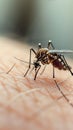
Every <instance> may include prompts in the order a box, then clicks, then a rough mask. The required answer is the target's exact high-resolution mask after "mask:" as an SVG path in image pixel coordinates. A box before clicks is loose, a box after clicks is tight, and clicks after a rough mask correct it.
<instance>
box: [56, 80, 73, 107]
mask: <svg viewBox="0 0 73 130" xmlns="http://www.w3.org/2000/svg"><path fill="white" fill-rule="evenodd" d="M54 82H55V84H56V86H57V88H58V90H59V91H60V93H61V94H62V96H63V97H64V98H65V100H66V101H67V102H68V103H69V104H70V106H71V107H73V104H72V103H71V102H70V100H69V99H68V98H67V97H66V96H65V94H64V93H63V92H62V90H61V89H60V87H59V85H58V84H57V81H56V80H55V79H54Z"/></svg>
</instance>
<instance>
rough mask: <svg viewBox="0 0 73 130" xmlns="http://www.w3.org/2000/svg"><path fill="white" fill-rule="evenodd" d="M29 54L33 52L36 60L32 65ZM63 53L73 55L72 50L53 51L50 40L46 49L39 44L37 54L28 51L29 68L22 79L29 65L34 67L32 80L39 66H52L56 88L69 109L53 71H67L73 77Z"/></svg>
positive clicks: (31, 50)
mask: <svg viewBox="0 0 73 130" xmlns="http://www.w3.org/2000/svg"><path fill="white" fill-rule="evenodd" d="M51 47H52V50H51V49H50V48H51ZM31 52H33V53H34V54H35V58H36V61H34V62H33V63H31ZM63 53H73V51H72V50H55V47H54V46H53V44H52V42H51V40H49V42H48V47H47V48H42V47H41V43H39V44H38V50H37V52H36V51H35V50H34V49H33V48H31V49H30V58H29V67H28V69H27V71H26V73H25V74H24V77H25V76H26V75H27V73H28V72H29V70H30V68H31V65H34V67H33V68H32V70H33V69H35V76H34V80H36V77H37V74H38V72H39V70H40V68H41V64H43V65H49V64H50V63H51V64H52V66H53V78H54V82H55V84H56V87H57V88H58V90H59V92H60V93H61V94H62V96H63V97H64V99H65V100H66V101H67V102H68V103H69V105H70V106H71V107H73V104H72V103H71V102H70V101H69V99H68V98H67V97H66V96H65V94H64V93H63V92H62V90H61V88H60V86H59V85H58V84H57V81H56V80H55V71H54V69H55V68H57V69H59V70H64V71H66V70H68V71H69V72H70V73H71V75H72V76H73V72H72V70H71V67H70V66H69V65H68V63H67V61H66V59H65V57H64V55H63ZM15 58H16V57H15ZM16 59H17V60H20V59H18V58H16ZM20 61H21V62H25V61H23V60H20ZM25 63H28V62H25ZM40 63H41V64H40ZM45 67H46V66H45ZM45 67H44V69H43V71H44V70H45ZM43 71H42V72H43Z"/></svg>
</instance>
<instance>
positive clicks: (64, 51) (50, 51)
mask: <svg viewBox="0 0 73 130" xmlns="http://www.w3.org/2000/svg"><path fill="white" fill-rule="evenodd" d="M49 53H73V50H49Z"/></svg>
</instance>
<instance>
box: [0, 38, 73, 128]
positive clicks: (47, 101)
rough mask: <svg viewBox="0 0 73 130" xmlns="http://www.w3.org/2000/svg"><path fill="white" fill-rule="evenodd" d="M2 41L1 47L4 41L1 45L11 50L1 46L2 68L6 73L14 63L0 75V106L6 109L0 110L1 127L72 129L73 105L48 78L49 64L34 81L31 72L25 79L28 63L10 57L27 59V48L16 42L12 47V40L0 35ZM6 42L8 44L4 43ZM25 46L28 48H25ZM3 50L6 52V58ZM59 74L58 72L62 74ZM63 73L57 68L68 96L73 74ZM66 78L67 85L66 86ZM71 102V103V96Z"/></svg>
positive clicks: (61, 83)
mask: <svg viewBox="0 0 73 130" xmlns="http://www.w3.org/2000/svg"><path fill="white" fill-rule="evenodd" d="M1 42H2V46H3V44H4V46H7V45H8V49H9V50H10V48H11V51H7V50H5V48H4V46H3V50H2V49H1V50H2V52H1V55H2V58H3V60H2V63H3V67H2V68H3V71H4V72H5V73H6V72H7V71H8V69H10V67H11V66H12V65H13V64H14V63H16V65H15V67H14V68H13V69H12V71H11V72H10V73H9V74H5V73H2V74H0V77H1V78H0V81H1V82H2V81H4V82H3V83H0V84H1V86H0V87H2V86H3V89H1V90H0V93H1V95H0V106H1V108H2V109H3V110H4V111H5V112H4V113H0V114H1V117H2V116H3V117H2V119H4V122H3V120H2V121H1V123H2V124H3V127H2V129H1V130H6V128H7V130H8V128H12V129H13V130H16V129H18V130H20V129H27V130H29V129H32V130H34V129H35V130H37V129H38V130H43V129H46V130H48V129H50V130H61V129H62V130H69V126H68V125H69V124H70V126H71V128H73V127H72V122H73V118H72V117H73V108H72V107H71V106H69V104H68V103H67V102H66V101H65V99H64V98H63V97H62V95H61V94H60V92H59V91H58V90H57V88H56V86H55V84H54V82H53V79H52V78H51V77H52V67H51V66H49V67H48V68H46V70H45V72H44V74H43V75H40V72H41V71H42V69H41V70H40V72H39V74H38V77H37V79H36V81H34V71H33V72H31V73H30V72H29V73H28V75H27V76H26V77H25V78H24V77H23V74H24V73H25V72H24V71H26V68H27V67H28V64H23V63H21V62H19V61H17V60H15V59H14V58H13V56H15V57H17V58H19V59H20V57H21V59H23V60H26V61H29V59H28V57H29V53H26V52H28V51H29V49H30V47H29V46H27V45H22V44H21V45H20V46H21V48H20V47H19V46H18V44H19V43H18V42H17V46H16V47H15V45H14V44H15V41H12V40H10V39H6V38H2V39H1ZM5 43H6V44H7V45H5ZM0 44H1V43H0ZM12 44H13V45H12ZM25 48H27V49H26V51H25ZM5 53H6V55H7V58H6V59H5ZM9 53H10V55H9ZM25 53H26V54H27V55H26V56H25ZM8 55H9V56H8ZM27 56H28V57H27ZM25 57H27V59H25ZM70 63H71V62H70ZM7 64H9V65H7ZM71 64H72V63H71ZM0 66H2V65H0ZM0 70H1V68H0ZM49 70H50V71H49ZM48 72H49V73H48ZM59 73H61V75H60V74H59ZM65 74H66V72H65V73H64V72H61V71H56V75H57V78H56V79H57V81H58V84H59V85H60V87H61V89H62V91H63V92H64V93H65V94H66V96H67V97H68V98H69V99H71V98H72V90H73V87H72V84H73V81H72V77H69V79H68V78H67V77H66V76H68V74H67V75H65ZM58 75H59V77H58ZM62 75H63V76H64V75H65V77H66V78H67V79H66V78H65V77H64V78H63V76H62ZM65 79H66V80H65ZM63 81H64V82H63ZM69 81H70V85H68V84H69ZM69 90H70V91H69ZM4 92H5V93H6V94H5V95H4V94H2V93H4ZM70 92H71V93H70ZM71 102H72V103H73V101H72V99H71ZM1 108H0V110H1ZM12 115H15V117H14V118H12ZM19 119H20V120H19ZM9 122H10V123H9ZM4 123H5V124H4ZM5 125H6V127H5ZM0 126H1V125H0Z"/></svg>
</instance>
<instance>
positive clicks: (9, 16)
mask: <svg viewBox="0 0 73 130" xmlns="http://www.w3.org/2000/svg"><path fill="white" fill-rule="evenodd" d="M0 35H9V36H12V37H15V38H18V39H25V38H26V39H27V40H28V42H29V43H31V44H32V43H33V44H34V45H36V44H37V43H38V42H41V43H42V44H43V45H44V46H46V45H45V44H47V42H48V40H49V39H51V40H52V41H53V43H54V45H55V47H56V48H59V49H73V0H0Z"/></svg>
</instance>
